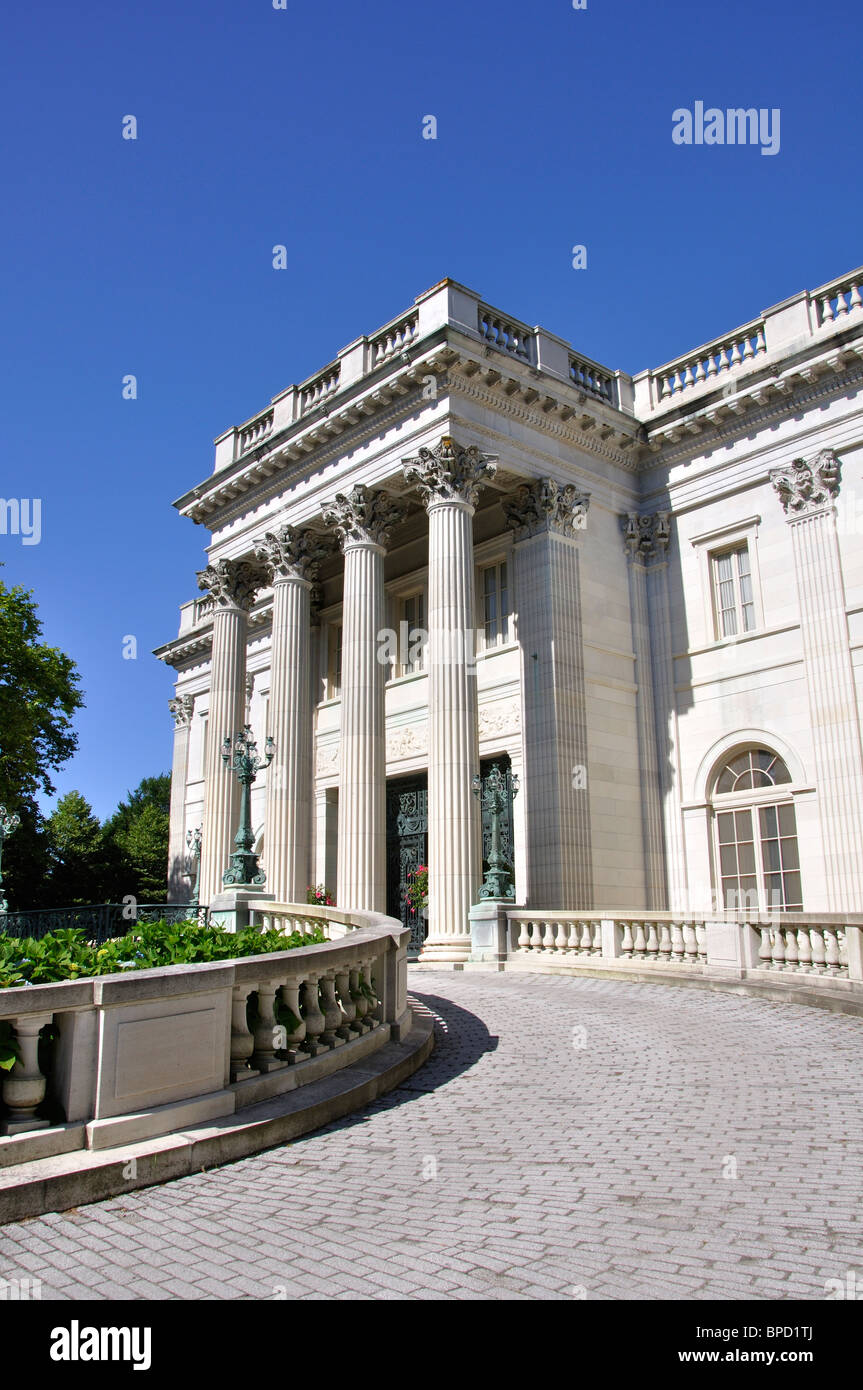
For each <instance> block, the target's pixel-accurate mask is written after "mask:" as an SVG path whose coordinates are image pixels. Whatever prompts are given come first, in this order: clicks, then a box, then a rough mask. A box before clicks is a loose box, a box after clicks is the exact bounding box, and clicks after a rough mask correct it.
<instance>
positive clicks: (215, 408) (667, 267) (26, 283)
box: [0, 0, 863, 816]
mask: <svg viewBox="0 0 863 1390" xmlns="http://www.w3.org/2000/svg"><path fill="white" fill-rule="evenodd" d="M82 11H83V13H82ZM861 27H863V24H861V17H860V10H859V5H858V0H841V3H840V0H821V3H819V4H817V5H813V4H809V3H803V0H786V3H779V0H766V2H765V0H759V3H758V4H757V5H756V6H753V5H752V4H751V2H750V0H726V3H724V4H722V5H721V6H711V7H709V8H707V7H705V6H704V5H692V4H682V3H679V0H663V3H661V4H648V3H634V0H616V3H615V2H614V0H588V7H587V9H586V10H580V11H574V10H573V8H572V3H571V0H535V2H534V3H532V4H515V3H512V0H500V3H494V4H492V3H489V0H484V2H481V3H476V4H470V5H469V4H464V3H458V4H456V3H453V0H436V3H435V4H433V5H432V4H424V3H415V4H406V3H405V0H384V2H383V3H381V2H380V0H373V3H370V4H364V5H359V4H351V3H347V2H346V0H333V3H330V4H328V5H317V4H308V3H305V4H300V3H298V0H287V8H286V9H284V10H275V9H274V8H273V5H272V0H206V3H204V0H182V3H181V4H177V3H176V0H173V3H168V2H167V0H146V3H138V4H129V5H122V4H121V5H117V4H116V3H110V4H109V3H107V0H95V2H94V0H88V3H86V4H85V5H83V6H81V5H71V4H60V3H56V0H54V2H53V3H52V0H49V3H46V4H39V5H37V6H29V7H28V6H23V5H20V6H15V7H14V8H13V7H8V8H7V10H6V12H5V17H4V19H3V29H2V38H3V43H2V57H0V64H2V67H0V77H2V80H0V106H2V108H3V110H2V118H3V130H4V138H3V141H2V152H0V161H2V177H3V191H4V197H3V216H2V225H0V247H2V266H3V274H2V277H0V311H2V317H3V323H4V330H5V331H4V338H5V348H6V352H5V354H4V356H5V366H4V370H3V372H2V375H0V382H2V393H3V402H2V403H3V417H2V418H3V441H2V442H3V468H2V479H0V481H2V487H0V495H2V496H4V497H7V498H8V497H13V496H17V497H28V498H31V497H40V498H41V499H42V514H43V517H42V540H41V542H40V544H38V545H31V546H25V545H23V544H22V541H21V538H20V537H18V536H8V535H0V560H3V561H4V562H5V568H4V569H3V570H2V571H0V575H2V578H3V579H4V581H5V582H6V583H7V584H12V583H23V584H24V585H26V586H27V587H28V588H32V589H33V590H34V591H35V594H36V598H37V600H38V602H39V605H40V612H41V617H42V619H43V621H44V625H45V633H46V637H47V639H48V640H49V641H50V642H52V643H53V644H55V645H58V646H60V647H62V648H63V649H64V650H65V651H67V652H68V653H69V654H70V655H71V656H72V657H73V659H74V660H75V661H76V662H77V664H78V666H79V668H80V671H81V674H82V684H83V687H84V690H85V692H86V701H87V707H86V709H85V710H84V711H82V712H81V714H80V716H79V718H78V721H77V727H78V730H79V735H80V747H79V752H78V754H77V756H76V757H75V758H74V759H73V760H72V761H71V762H70V763H69V764H68V765H67V767H66V768H65V769H64V770H63V771H62V772H61V773H60V774H59V776H58V777H57V779H56V780H57V786H58V790H59V791H60V792H62V791H66V790H68V789H69V788H71V787H77V788H79V789H80V790H81V791H82V792H83V793H84V795H85V796H86V797H87V798H88V799H89V800H90V801H91V802H92V804H93V805H94V808H95V809H96V811H97V813H98V814H99V815H101V816H104V815H107V814H109V813H110V811H111V810H112V809H113V807H114V806H115V804H116V802H117V800H118V799H119V798H120V797H121V796H123V795H124V794H125V792H126V791H127V789H128V788H130V787H132V786H134V785H136V784H137V782H138V781H139V780H140V778H141V777H142V776H145V775H149V774H153V773H155V772H158V771H161V770H164V769H167V768H168V767H169V766H170V757H171V744H172V724H171V720H170V717H169V715H168V711H167V701H168V699H169V698H170V695H171V693H172V672H171V671H170V670H169V669H168V668H165V667H163V666H162V665H161V664H160V663H158V662H157V661H156V660H155V659H154V658H153V657H151V656H150V654H149V653H150V651H151V649H152V648H153V647H154V646H157V645H158V644H160V643H161V642H163V641H165V640H167V639H168V638H170V637H172V636H174V635H175V633H176V626H177V606H178V604H179V603H180V602H182V601H184V600H186V599H188V598H191V597H193V596H194V594H195V592H196V587H195V577H194V572H195V570H196V569H198V568H200V567H201V565H202V564H203V559H204V556H203V549H204V546H205V545H206V543H207V540H208V535H207V533H206V532H205V531H204V530H203V529H202V528H201V527H199V526H194V525H193V524H192V523H191V522H189V521H187V520H183V519H182V518H180V517H179V516H178V515H177V514H176V512H174V510H173V509H172V507H171V503H172V501H173V500H174V498H175V497H178V496H179V495H180V494H181V493H183V492H185V491H186V490H187V489H188V488H189V487H191V486H192V485H193V484H194V483H196V482H198V481H200V480H201V479H202V478H203V477H205V476H206V475H207V474H208V473H209V472H210V471H211V468H212V445H211V441H212V439H213V438H214V436H215V435H217V434H219V433H220V432H221V431H222V430H223V429H225V428H226V427H228V426H230V425H233V424H235V423H238V422H240V421H241V420H243V419H245V418H247V417H248V416H250V415H252V414H253V413H254V412H255V411H256V410H258V409H260V408H261V407H262V406H263V405H264V404H266V402H267V401H268V400H269V398H270V397H271V396H272V395H274V394H275V393H276V392H277V391H279V390H281V389H282V388H283V387H284V386H286V385H288V384H289V383H290V382H293V381H300V380H302V379H303V378H304V377H306V376H308V375H309V374H310V373H311V372H313V371H314V370H315V369H316V368H318V367H320V366H323V365H324V364H325V363H326V362H327V361H329V360H330V359H331V358H332V357H333V356H334V355H335V353H336V352H337V351H338V350H339V348H340V347H343V346H344V345H345V344H346V343H348V342H349V341H350V340H351V339H352V338H354V337H356V336H357V335H358V334H360V333H363V332H370V331H371V330H372V329H374V328H375V327H377V326H378V325H379V324H381V323H383V322H385V321H386V320H387V319H388V318H389V317H391V316H392V315H394V314H395V313H397V312H398V311H399V310H401V309H403V308H406V307H407V306H408V305H409V304H410V303H411V302H412V300H413V299H414V297H415V296H416V295H417V294H419V293H421V292H422V291H423V290H424V289H427V288H428V287H429V286H431V285H432V284H434V283H435V282H436V281H438V280H439V279H441V278H442V277H443V276H445V275H450V276H453V277H454V278H455V279H458V280H461V281H463V282H464V283H466V284H468V285H470V286H471V287H473V288H475V289H477V290H479V291H480V292H481V293H482V294H483V295H484V296H485V298H486V299H487V300H489V301H490V302H491V303H492V304H495V305H497V306H498V307H501V308H503V309H505V310H507V311H508V312H510V313H512V314H514V315H516V316H518V317H521V318H523V319H526V320H527V321H528V322H530V323H541V324H543V325H544V326H545V327H547V328H549V329H550V330H552V331H554V332H557V333H559V334H561V335H562V336H563V337H565V338H568V339H569V340H570V341H572V343H573V344H574V345H575V346H576V347H578V348H580V349H581V350H582V351H584V352H585V353H587V354H588V355H590V356H592V357H594V358H597V359H598V360H599V361H600V362H603V363H605V364H606V365H608V366H611V367H622V368H624V369H625V370H628V371H633V372H634V371H638V370H640V369H642V368H643V367H646V366H656V365H659V364H660V363H662V362H664V361H666V360H667V359H668V358H670V357H673V356H675V355H676V354H677V353H680V352H683V351H685V350H686V349H687V348H690V347H693V346H696V345H698V344H699V343H701V342H703V341H705V340H707V339H709V338H710V337H712V336H714V335H716V334H718V333H721V332H724V331H726V330H727V329H730V328H732V327H734V326H736V325H737V324H739V323H742V322H745V321H746V320H748V319H750V318H752V317H753V316H754V315H755V314H757V313H758V312H759V311H760V310H761V309H763V308H765V307H767V306H768V305H770V304H773V303H776V302H777V301H779V300H781V299H783V298H785V297H786V296H787V295H789V294H792V293H794V292H795V291H797V290H799V289H803V288H812V287H814V286H817V285H819V284H822V283H823V282H824V281H826V280H828V279H830V278H832V277H833V276H835V275H838V274H840V273H842V272H843V271H846V270H850V269H852V268H853V267H855V266H856V265H858V264H859V263H860V262H861V261H863V254H861V237H860V229H861V225H863V217H861V197H863V195H861V189H860V180H859V137H860V129H861V119H860V95H859V92H860V86H859V78H858V76H857V57H858V55H859V50H860V37H861ZM696 100H703V101H704V102H705V103H706V105H708V106H710V105H715V106H718V107H722V108H725V107H729V106H734V107H736V106H746V107H749V106H755V107H757V108H762V107H764V108H774V107H778V108H779V109H780V111H781V148H780V152H779V153H778V154H777V155H775V156H772V157H771V156H764V155H762V154H761V153H760V150H759V149H758V148H757V147H746V148H740V147H711V148H708V147H704V146H701V147H697V146H691V147H685V146H677V145H675V144H674V143H673V142H672V140H671V129H672V112H673V110H675V108H678V107H690V108H691V107H692V106H693V104H694V102H695V101H696ZM128 114H133V115H135V116H136V118H137V120H138V139H137V140H136V141H134V142H133V141H126V140H123V139H122V138H121V128H122V120H123V117H124V116H125V115H128ZM428 114H433V115H435V116H436V117H437V120H438V138H437V140H436V141H431V140H423V139H422V135H421V131H422V119H423V117H424V116H425V115H428ZM276 243H284V244H285V245H286V246H287V248H288V260H289V265H288V269H287V270H285V271H281V272H279V271H275V270H273V268H272V247H273V246H274V245H275V244H276ZM576 243H578V244H584V245H586V246H587V249H588V266H587V269H586V270H580V271H575V270H573V269H572V266H571V247H572V246H573V245H574V244H576ZM127 373H134V374H135V375H136V376H137V378H138V386H139V396H138V399H137V400H135V401H124V400H123V399H122V395H121V385H122V378H123V377H124V376H125V375H126V374H127ZM129 634H132V635H134V636H135V638H136V639H137V646H138V658H137V660H134V661H130V660H124V659H123V654H122V653H123V639H124V637H125V636H127V635H129Z"/></svg>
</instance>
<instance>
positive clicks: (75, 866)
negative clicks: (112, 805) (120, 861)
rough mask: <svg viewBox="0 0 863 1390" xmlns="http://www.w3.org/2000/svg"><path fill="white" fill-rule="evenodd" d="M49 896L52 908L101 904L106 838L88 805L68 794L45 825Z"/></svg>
mask: <svg viewBox="0 0 863 1390" xmlns="http://www.w3.org/2000/svg"><path fill="white" fill-rule="evenodd" d="M47 832H48V854H49V874H48V883H49V896H50V898H51V903H52V906H55V907H76V906H78V905H79V904H81V903H98V902H101V901H102V898H103V893H104V890H105V879H106V865H105V837H104V834H103V831H102V826H101V824H100V823H99V819H98V817H97V816H94V814H93V809H92V807H91V806H90V803H89V802H88V801H87V800H85V798H84V797H83V796H82V795H81V793H80V792H76V791H72V792H67V793H66V795H65V796H62V797H61V798H60V800H59V801H58V802H57V805H56V807H55V808H54V810H53V811H52V812H51V815H50V816H49V817H48V821H47Z"/></svg>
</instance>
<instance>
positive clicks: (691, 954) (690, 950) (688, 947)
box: [683, 922, 698, 961]
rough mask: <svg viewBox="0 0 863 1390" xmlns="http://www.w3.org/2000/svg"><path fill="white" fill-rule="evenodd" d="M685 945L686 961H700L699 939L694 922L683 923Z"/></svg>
mask: <svg viewBox="0 0 863 1390" xmlns="http://www.w3.org/2000/svg"><path fill="white" fill-rule="evenodd" d="M683 945H684V949H685V956H686V959H687V960H688V961H689V960H697V959H698V938H697V936H696V934H695V927H694V925H693V924H692V922H684V923H683Z"/></svg>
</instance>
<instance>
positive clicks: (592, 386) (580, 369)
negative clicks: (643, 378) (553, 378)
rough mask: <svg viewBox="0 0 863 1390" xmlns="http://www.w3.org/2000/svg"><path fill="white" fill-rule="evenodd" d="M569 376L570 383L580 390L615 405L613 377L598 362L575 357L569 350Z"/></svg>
mask: <svg viewBox="0 0 863 1390" xmlns="http://www.w3.org/2000/svg"><path fill="white" fill-rule="evenodd" d="M569 376H570V380H571V381H572V384H573V385H574V386H577V387H578V389H579V390H580V391H586V392H587V394H588V395H589V396H595V397H596V398H597V399H598V400H601V401H608V404H609V405H617V399H616V395H617V393H616V382H615V380H614V377H613V376H612V374H611V373H610V372H608V371H607V370H606V369H605V368H604V367H601V366H600V365H599V363H598V362H591V361H590V358H588V357H576V355H575V353H574V352H571V353H570V354H569Z"/></svg>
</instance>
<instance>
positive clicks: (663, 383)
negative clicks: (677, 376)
mask: <svg viewBox="0 0 863 1390" xmlns="http://www.w3.org/2000/svg"><path fill="white" fill-rule="evenodd" d="M670 395H671V377H670V376H664V377H662V378H661V379H660V387H659V399H660V400H661V401H664V400H665V399H666V397H667V396H670Z"/></svg>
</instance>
